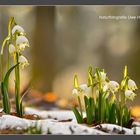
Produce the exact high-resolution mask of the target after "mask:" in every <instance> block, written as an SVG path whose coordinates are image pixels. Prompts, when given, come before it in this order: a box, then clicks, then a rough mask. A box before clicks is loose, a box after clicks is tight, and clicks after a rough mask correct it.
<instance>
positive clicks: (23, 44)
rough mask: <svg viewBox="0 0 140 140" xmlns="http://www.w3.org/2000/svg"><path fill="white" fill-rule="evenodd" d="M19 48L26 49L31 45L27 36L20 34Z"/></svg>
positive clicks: (19, 49)
mask: <svg viewBox="0 0 140 140" xmlns="http://www.w3.org/2000/svg"><path fill="white" fill-rule="evenodd" d="M16 45H17V50H18V51H19V52H20V51H24V49H25V47H26V46H27V47H29V41H28V39H27V38H26V37H25V36H18V37H17V40H16Z"/></svg>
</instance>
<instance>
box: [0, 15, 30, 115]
mask: <svg viewBox="0 0 140 140" xmlns="http://www.w3.org/2000/svg"><path fill="white" fill-rule="evenodd" d="M26 47H29V41H28V39H27V38H26V33H25V31H24V29H23V28H22V27H21V26H19V25H18V24H17V23H16V21H15V19H14V17H11V18H10V20H9V24H8V35H7V37H6V38H5V39H4V41H3V43H2V47H1V52H0V60H1V63H0V64H1V94H2V101H3V111H4V112H5V113H7V114H10V112H11V104H10V99H9V94H8V87H9V76H10V74H11V72H12V71H15V103H16V113H17V115H18V116H22V115H23V109H22V101H23V97H24V96H25V94H26V92H25V93H24V94H23V96H22V97H21V96H20V69H21V68H24V67H25V66H27V65H29V63H28V60H27V59H26V58H25V57H24V56H23V51H24V50H25V48H26ZM4 51H5V52H6V55H7V58H6V68H4V61H3V56H4Z"/></svg>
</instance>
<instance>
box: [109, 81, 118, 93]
mask: <svg viewBox="0 0 140 140" xmlns="http://www.w3.org/2000/svg"><path fill="white" fill-rule="evenodd" d="M108 88H109V90H110V91H111V92H112V93H114V92H117V91H118V89H119V84H118V83H117V82H116V81H110V82H109V83H108Z"/></svg>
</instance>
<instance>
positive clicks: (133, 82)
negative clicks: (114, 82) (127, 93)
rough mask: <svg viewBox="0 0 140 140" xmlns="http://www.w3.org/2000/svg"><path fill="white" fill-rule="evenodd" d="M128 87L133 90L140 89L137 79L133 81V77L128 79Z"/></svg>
mask: <svg viewBox="0 0 140 140" xmlns="http://www.w3.org/2000/svg"><path fill="white" fill-rule="evenodd" d="M128 89H129V90H132V91H134V90H136V89H138V88H137V85H136V83H135V81H133V80H131V79H129V80H128Z"/></svg>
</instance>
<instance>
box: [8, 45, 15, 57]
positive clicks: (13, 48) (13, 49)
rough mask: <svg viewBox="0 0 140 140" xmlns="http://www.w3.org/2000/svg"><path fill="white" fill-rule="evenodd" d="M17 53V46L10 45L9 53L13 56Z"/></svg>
mask: <svg viewBox="0 0 140 140" xmlns="http://www.w3.org/2000/svg"><path fill="white" fill-rule="evenodd" d="M15 51H16V49H15V46H14V45H13V44H10V45H9V53H10V54H12V55H13V54H14V53H15Z"/></svg>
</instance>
